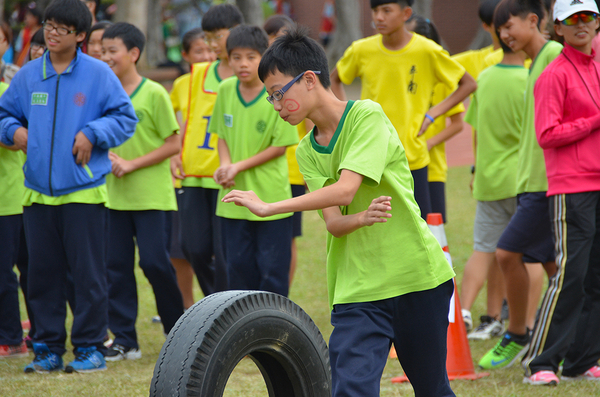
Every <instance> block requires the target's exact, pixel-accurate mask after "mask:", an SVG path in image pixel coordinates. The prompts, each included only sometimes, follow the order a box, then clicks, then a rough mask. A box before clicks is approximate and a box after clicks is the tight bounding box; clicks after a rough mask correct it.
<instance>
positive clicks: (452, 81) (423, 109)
mask: <svg viewBox="0 0 600 397" xmlns="http://www.w3.org/2000/svg"><path fill="white" fill-rule="evenodd" d="M381 37H382V36H381V35H380V34H377V35H375V36H371V37H367V38H365V39H361V40H357V41H355V42H354V43H352V45H351V46H350V47H348V49H347V50H346V52H345V53H344V56H343V57H342V59H340V60H339V61H338V63H337V70H338V74H339V77H340V80H341V81H342V82H343V83H344V84H350V83H352V81H353V80H354V79H355V78H356V77H360V78H361V82H362V92H361V99H372V100H374V101H375V102H377V103H379V104H380V105H381V107H382V108H383V110H384V112H385V114H386V115H387V116H388V118H389V119H390V121H391V122H392V124H393V125H394V128H395V129H396V131H397V132H398V136H399V137H400V141H401V142H402V145H403V146H404V149H405V151H406V157H407V159H408V164H409V166H410V169H411V170H417V169H421V168H423V167H425V166H427V165H428V164H429V152H428V151H427V144H426V142H425V139H424V138H423V136H420V137H419V136H417V135H418V133H419V130H420V129H421V125H422V124H423V119H424V118H425V113H427V111H428V110H429V107H430V105H431V96H432V93H433V89H434V87H435V86H436V85H438V84H440V83H441V84H444V85H446V86H448V87H456V85H457V83H458V82H459V81H460V79H461V78H462V76H463V75H464V74H465V69H464V68H463V67H462V66H461V65H460V64H459V63H458V62H456V61H454V60H452V59H451V58H450V55H448V53H447V52H446V51H445V50H444V49H443V48H442V47H441V46H439V45H437V44H436V43H435V42H433V41H431V40H429V39H426V38H425V37H423V36H420V35H418V34H415V33H413V35H412V38H411V39H410V41H409V43H408V44H407V45H406V46H404V48H402V49H400V50H397V51H391V50H388V49H387V48H386V47H385V46H384V45H383V42H382V38H381Z"/></svg>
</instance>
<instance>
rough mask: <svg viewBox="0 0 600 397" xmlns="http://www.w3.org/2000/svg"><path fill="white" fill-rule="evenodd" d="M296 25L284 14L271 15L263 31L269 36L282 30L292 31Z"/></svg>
mask: <svg viewBox="0 0 600 397" xmlns="http://www.w3.org/2000/svg"><path fill="white" fill-rule="evenodd" d="M295 25H296V24H295V23H294V21H292V18H290V17H288V16H287V15H285V14H275V15H271V16H270V17H269V18H268V19H267V20H266V21H265V24H264V25H263V29H264V30H265V32H267V34H268V35H269V36H272V35H275V34H277V32H279V31H280V30H281V29H282V28H287V29H288V30H289V29H292V28H293V27H294V26H295Z"/></svg>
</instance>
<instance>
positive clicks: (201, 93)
mask: <svg viewBox="0 0 600 397" xmlns="http://www.w3.org/2000/svg"><path fill="white" fill-rule="evenodd" d="M210 65H211V64H210V62H205V63H200V64H195V65H193V66H192V72H191V74H192V77H191V84H190V92H191V95H190V103H189V107H188V117H187V123H186V125H185V132H184V136H183V148H182V150H181V161H182V163H183V172H185V175H186V176H188V177H190V176H192V177H196V178H202V177H212V176H213V174H214V172H215V171H216V170H217V168H219V153H218V151H217V143H218V141H219V137H218V136H217V135H215V134H210V133H209V132H208V124H209V123H210V117H211V116H212V112H213V108H214V106H215V101H216V100H217V93H216V92H212V91H207V90H206V89H205V86H204V83H205V81H206V76H207V73H208V71H209V68H210Z"/></svg>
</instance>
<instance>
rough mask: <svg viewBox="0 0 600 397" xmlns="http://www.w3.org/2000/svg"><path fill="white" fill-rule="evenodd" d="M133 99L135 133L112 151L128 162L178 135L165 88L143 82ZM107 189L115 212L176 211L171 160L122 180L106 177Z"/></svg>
mask: <svg viewBox="0 0 600 397" xmlns="http://www.w3.org/2000/svg"><path fill="white" fill-rule="evenodd" d="M130 97H131V104H132V105H133V109H134V110H135V115H136V116H137V118H138V120H139V121H138V123H137V126H136V128H135V133H134V134H133V137H131V138H130V139H129V140H127V141H126V142H125V143H124V144H122V145H121V146H119V147H116V148H114V149H112V151H113V152H114V153H115V154H117V155H118V156H119V157H121V158H123V159H125V160H133V159H135V158H138V157H140V156H143V155H145V154H148V153H150V152H151V151H153V150H155V149H158V148H159V147H161V146H162V145H164V143H165V139H166V138H168V137H170V136H171V135H173V134H174V133H178V132H179V124H178V123H177V119H176V118H175V113H174V112H173V107H172V106H171V99H170V98H169V94H168V93H167V91H166V90H165V89H164V88H163V86H161V85H160V84H158V83H155V82H154V81H152V80H148V79H146V78H144V79H143V80H142V82H141V83H140V85H139V86H138V88H136V90H135V91H134V92H133V93H132V94H131V96H130ZM106 185H107V187H108V197H109V203H110V207H109V208H110V209H112V210H119V211H145V210H160V211H176V210H177V202H176V199H175V191H174V190H173V181H172V179H171V166H170V160H169V159H168V158H167V159H164V160H163V161H161V162H160V163H158V164H154V165H151V166H149V167H144V168H140V169H138V170H135V171H134V172H131V173H129V174H125V175H123V176H122V177H121V178H117V177H116V176H114V175H113V174H110V175H108V176H107V177H106Z"/></svg>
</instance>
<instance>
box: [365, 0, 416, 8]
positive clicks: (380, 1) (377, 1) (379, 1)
mask: <svg viewBox="0 0 600 397" xmlns="http://www.w3.org/2000/svg"><path fill="white" fill-rule="evenodd" d="M390 3H396V4H399V5H400V6H404V7H412V5H413V4H415V0H371V9H373V8H375V7H379V6H382V5H384V4H390Z"/></svg>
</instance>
